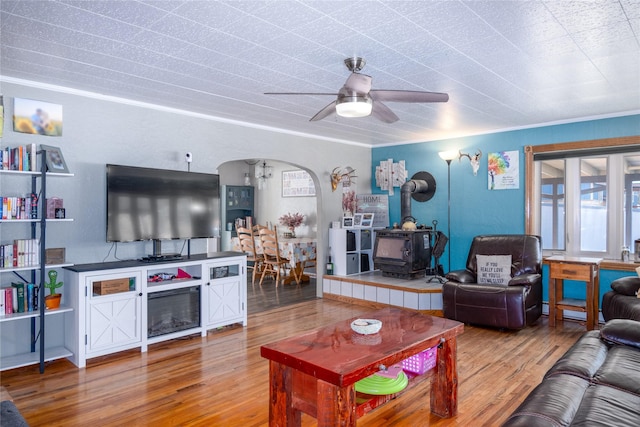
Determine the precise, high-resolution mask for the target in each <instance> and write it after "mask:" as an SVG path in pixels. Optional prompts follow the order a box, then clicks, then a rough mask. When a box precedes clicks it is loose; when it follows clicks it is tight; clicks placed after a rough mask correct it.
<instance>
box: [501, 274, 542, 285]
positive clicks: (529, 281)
mask: <svg viewBox="0 0 640 427" xmlns="http://www.w3.org/2000/svg"><path fill="white" fill-rule="evenodd" d="M540 280H542V275H541V274H532V273H530V274H521V275H519V276H516V277H514V278H513V279H511V280H509V283H508V286H531V285H533V284H534V283H536V282H538V281H540Z"/></svg>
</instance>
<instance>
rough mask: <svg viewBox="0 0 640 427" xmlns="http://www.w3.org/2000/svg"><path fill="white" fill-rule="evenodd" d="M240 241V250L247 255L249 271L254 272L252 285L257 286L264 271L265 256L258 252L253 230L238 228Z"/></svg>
mask: <svg viewBox="0 0 640 427" xmlns="http://www.w3.org/2000/svg"><path fill="white" fill-rule="evenodd" d="M236 231H237V232H238V240H239V241H240V249H241V250H242V252H244V253H246V254H247V269H251V270H253V272H252V273H251V284H255V282H256V277H257V276H258V274H261V273H262V270H263V269H264V256H263V255H262V254H260V253H258V251H257V250H256V241H255V239H256V235H255V234H254V233H253V230H252V229H251V228H245V227H238V229H237V230H236Z"/></svg>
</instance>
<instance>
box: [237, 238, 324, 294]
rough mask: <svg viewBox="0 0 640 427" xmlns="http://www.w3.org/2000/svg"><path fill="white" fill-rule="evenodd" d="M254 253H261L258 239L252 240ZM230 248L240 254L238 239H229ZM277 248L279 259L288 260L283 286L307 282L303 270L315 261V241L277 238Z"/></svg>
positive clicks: (260, 243) (260, 244) (310, 239)
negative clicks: (287, 271)
mask: <svg viewBox="0 0 640 427" xmlns="http://www.w3.org/2000/svg"><path fill="white" fill-rule="evenodd" d="M254 244H255V248H256V253H258V254H261V253H262V241H261V240H260V238H259V237H255V238H254ZM231 248H232V250H233V251H236V252H242V249H241V247H240V239H238V238H237V237H233V238H232V239H231ZM278 248H279V250H280V257H281V258H283V259H286V260H288V262H289V274H288V275H287V277H285V278H284V279H283V281H282V282H283V283H284V284H289V283H291V282H294V281H295V282H296V283H297V284H300V283H302V282H308V281H309V279H310V278H309V276H308V275H306V274H304V269H305V267H307V266H308V265H309V264H310V263H311V262H315V261H316V255H317V240H316V239H313V238H309V237H293V238H284V237H278Z"/></svg>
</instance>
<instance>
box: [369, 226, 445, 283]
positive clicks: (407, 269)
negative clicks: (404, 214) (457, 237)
mask: <svg viewBox="0 0 640 427" xmlns="http://www.w3.org/2000/svg"><path fill="white" fill-rule="evenodd" d="M432 234H433V231H432V230H377V231H376V244H375V247H374V250H373V262H374V266H375V268H376V269H378V270H380V271H381V272H382V275H383V276H387V277H398V278H402V279H415V278H418V277H424V276H425V274H426V273H425V271H426V269H427V268H430V266H431V236H432Z"/></svg>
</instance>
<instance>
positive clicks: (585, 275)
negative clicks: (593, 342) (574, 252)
mask: <svg viewBox="0 0 640 427" xmlns="http://www.w3.org/2000/svg"><path fill="white" fill-rule="evenodd" d="M545 262H546V263H548V264H549V326H555V325H556V320H562V319H563V315H564V310H569V311H580V312H583V313H586V314H587V330H589V331H590V330H593V329H596V328H597V326H598V305H599V304H598V302H599V298H600V262H602V258H587V257H569V256H553V257H549V258H546V259H545ZM564 279H568V280H582V281H584V282H585V283H586V285H587V298H586V300H578V299H573V298H564V289H563V286H564Z"/></svg>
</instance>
